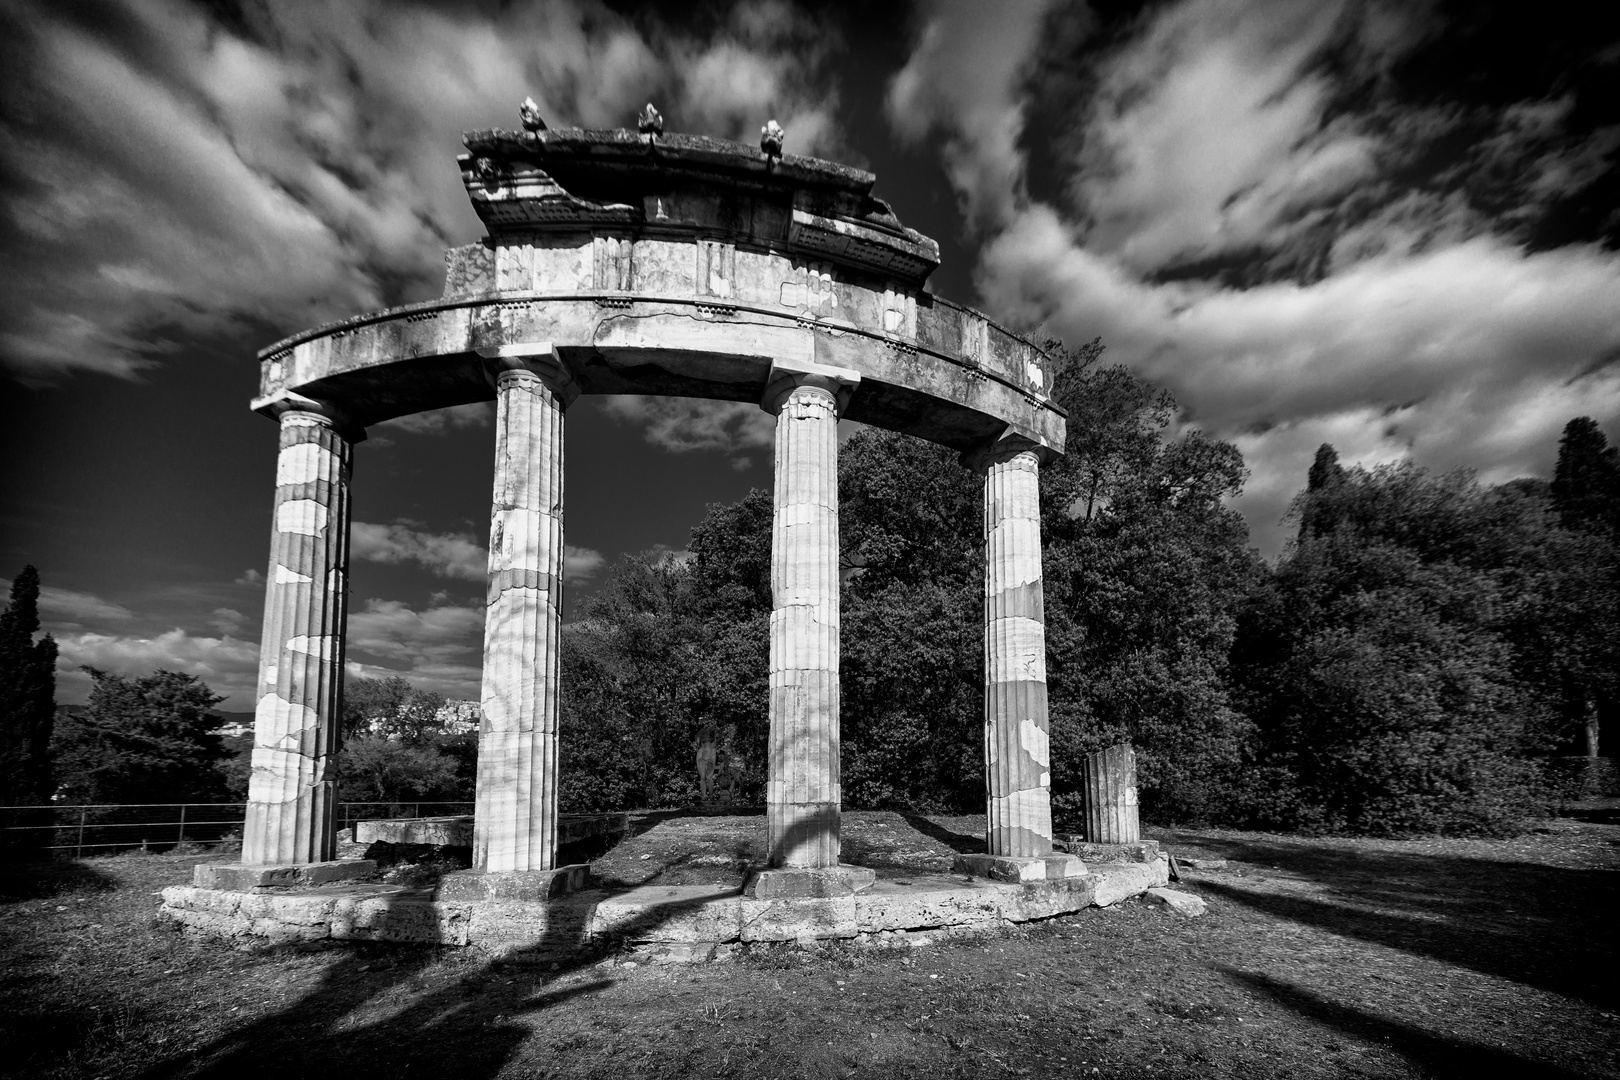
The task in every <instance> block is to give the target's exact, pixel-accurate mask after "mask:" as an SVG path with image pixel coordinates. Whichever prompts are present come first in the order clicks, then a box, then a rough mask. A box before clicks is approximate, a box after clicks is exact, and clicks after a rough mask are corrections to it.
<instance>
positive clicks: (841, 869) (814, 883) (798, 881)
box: [743, 863, 877, 900]
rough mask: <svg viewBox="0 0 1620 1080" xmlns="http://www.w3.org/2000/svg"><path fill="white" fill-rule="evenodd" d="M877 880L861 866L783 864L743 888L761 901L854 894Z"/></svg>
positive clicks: (869, 871)
mask: <svg viewBox="0 0 1620 1080" xmlns="http://www.w3.org/2000/svg"><path fill="white" fill-rule="evenodd" d="M875 881H877V872H876V871H875V870H870V869H868V868H867V867H864V866H850V865H849V864H848V863H840V864H839V865H838V866H814V867H812V866H785V867H781V868H778V869H774V870H761V871H760V872H759V873H757V874H755V875H754V876H753V878H751V879H750V880H749V882H748V885H747V886H746V887H745V888H744V890H743V893H744V895H746V896H753V897H757V898H759V899H761V900H771V899H786V898H801V897H832V896H854V895H855V894H856V893H858V892H860V891H861V890H862V889H868V888H871V886H872V884H873V883H874V882H875Z"/></svg>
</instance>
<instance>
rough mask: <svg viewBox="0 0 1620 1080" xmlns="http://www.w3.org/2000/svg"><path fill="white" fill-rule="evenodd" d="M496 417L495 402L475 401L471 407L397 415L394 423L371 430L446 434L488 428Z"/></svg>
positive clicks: (461, 406)
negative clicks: (465, 429) (468, 429)
mask: <svg viewBox="0 0 1620 1080" xmlns="http://www.w3.org/2000/svg"><path fill="white" fill-rule="evenodd" d="M494 418H495V405H494V403H493V402H488V401H475V402H472V403H471V404H469V405H451V406H449V407H447V408H443V409H429V410H428V411H427V412H419V413H410V414H408V415H406V416H396V417H394V419H392V420H384V421H383V422H382V423H380V424H378V425H377V426H376V427H374V428H371V429H370V430H371V431H373V432H376V431H384V430H389V429H392V430H394V431H403V432H405V433H406V434H408V435H443V434H444V433H445V432H447V431H459V430H461V429H463V428H485V427H489V426H490V423H491V421H493V420H494Z"/></svg>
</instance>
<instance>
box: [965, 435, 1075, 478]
mask: <svg viewBox="0 0 1620 1080" xmlns="http://www.w3.org/2000/svg"><path fill="white" fill-rule="evenodd" d="M1019 454H1034V455H1035V460H1036V461H1038V462H1040V463H1041V464H1042V465H1046V464H1050V463H1051V462H1053V461H1056V460H1057V459H1058V458H1059V457H1061V456H1062V451H1060V450H1056V449H1053V448H1052V447H1051V446H1049V445H1047V443H1045V442H1044V441H1043V440H1042V439H1041V438H1040V436H1038V435H1029V434H1026V433H1024V432H1022V431H1018V430H1016V429H1015V428H1014V427H1013V426H1012V425H1011V424H1008V425H1007V427H1006V430H1004V431H1003V432H1002V433H1001V434H1000V435H997V436H996V437H995V438H993V439H991V440H989V441H988V442H986V443H985V444H984V445H982V446H979V447H977V448H976V449H973V450H969V451H967V452H966V453H964V454H963V455H962V457H961V458H960V460H961V462H962V464H963V465H964V466H965V467H967V468H969V469H972V470H973V471H974V472H977V473H982V472H984V471H986V470H987V469H989V468H990V466H992V465H1000V464H1002V463H1003V462H1007V461H1011V460H1012V459H1013V458H1015V457H1017V456H1018V455H1019Z"/></svg>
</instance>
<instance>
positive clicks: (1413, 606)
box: [1234, 448, 1549, 834]
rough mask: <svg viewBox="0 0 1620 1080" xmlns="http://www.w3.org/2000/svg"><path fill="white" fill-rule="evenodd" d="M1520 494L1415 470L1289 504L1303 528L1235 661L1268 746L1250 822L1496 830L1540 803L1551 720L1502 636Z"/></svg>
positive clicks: (1521, 578) (1321, 490) (1384, 829)
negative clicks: (1536, 756)
mask: <svg viewBox="0 0 1620 1080" xmlns="http://www.w3.org/2000/svg"><path fill="white" fill-rule="evenodd" d="M1329 450H1331V448H1329ZM1317 460H1318V462H1322V461H1323V460H1325V458H1324V455H1323V454H1321V453H1319V454H1318V459H1317ZM1326 460H1332V459H1330V458H1329V459H1326ZM1334 467H1335V468H1337V466H1336V464H1335V466H1334ZM1514 498H1515V496H1512V495H1510V494H1503V493H1498V492H1496V491H1490V490H1486V489H1482V488H1481V487H1480V486H1479V485H1478V484H1477V483H1476V482H1475V480H1474V478H1473V476H1472V475H1471V474H1470V473H1467V472H1466V471H1463V472H1455V473H1449V474H1446V475H1442V476H1435V475H1432V474H1430V473H1428V472H1426V471H1425V470H1423V469H1421V468H1419V467H1418V466H1416V465H1414V464H1412V463H1411V462H1402V463H1399V464H1396V465H1385V466H1379V467H1378V468H1376V469H1373V470H1370V471H1369V470H1365V469H1359V468H1354V469H1347V470H1341V471H1340V472H1339V473H1338V474H1335V475H1334V479H1333V480H1332V481H1331V482H1326V483H1317V484H1315V485H1314V486H1312V487H1308V488H1307V489H1306V490H1305V491H1304V492H1303V493H1301V495H1300V496H1299V498H1298V499H1297V500H1296V502H1295V506H1294V510H1293V513H1294V514H1295V515H1296V516H1298V517H1299V518H1300V519H1301V520H1302V521H1304V520H1309V521H1311V522H1313V527H1312V528H1310V529H1301V531H1300V534H1299V536H1298V539H1297V540H1296V541H1295V543H1294V545H1293V546H1292V548H1291V549H1290V550H1289V551H1288V552H1287V553H1285V555H1284V557H1283V559H1282V560H1281V561H1280V562H1279V565H1278V569H1277V573H1276V576H1275V579H1274V589H1273V590H1272V591H1270V592H1268V593H1264V594H1262V595H1261V596H1260V597H1259V599H1258V602H1256V603H1255V604H1253V605H1252V606H1251V608H1250V610H1249V611H1248V613H1247V615H1246V618H1245V620H1244V627H1243V633H1242V635H1241V639H1240V641H1239V643H1238V646H1237V648H1236V649H1235V650H1234V658H1235V662H1236V670H1237V674H1238V683H1239V686H1240V687H1241V695H1240V700H1241V701H1242V702H1243V704H1244V706H1245V708H1246V709H1247V711H1248V712H1249V713H1250V714H1251V715H1252V716H1253V717H1254V718H1255V719H1256V721H1257V722H1258V723H1259V725H1260V730H1261V735H1262V739H1263V753H1262V755H1261V760H1260V768H1259V769H1258V770H1257V776H1258V777H1259V778H1260V782H1258V783H1257V784H1256V785H1255V803H1254V806H1255V810H1256V813H1257V815H1258V816H1259V817H1260V818H1261V820H1262V821H1264V822H1266V823H1268V824H1273V825H1282V826H1285V827H1305V828H1313V829H1324V830H1332V831H1360V832H1377V833H1386V834H1409V833H1416V832H1435V831H1438V832H1464V833H1466V832H1486V833H1499V832H1505V831H1510V830H1511V829H1513V828H1514V827H1515V826H1516V823H1517V822H1518V821H1519V820H1520V819H1521V818H1522V817H1523V816H1524V815H1526V814H1527V813H1530V812H1533V811H1534V810H1535V809H1536V808H1537V800H1538V795H1539V793H1538V790H1537V774H1536V770H1535V769H1534V768H1533V767H1532V765H1531V763H1530V762H1529V760H1528V759H1529V755H1531V754H1532V753H1534V752H1535V751H1536V750H1537V749H1539V748H1540V747H1542V746H1544V745H1545V741H1546V733H1547V730H1548V719H1549V718H1548V714H1547V710H1546V709H1545V708H1544V707H1543V706H1542V705H1541V703H1540V700H1539V699H1538V697H1537V695H1535V694H1532V693H1530V692H1528V688H1527V687H1526V685H1525V683H1524V681H1523V680H1522V679H1521V678H1520V677H1519V675H1518V671H1517V664H1516V658H1515V648H1514V643H1513V641H1512V640H1511V637H1510V635H1509V634H1508V633H1507V629H1506V628H1507V613H1508V612H1510V611H1511V610H1512V609H1513V605H1514V604H1515V603H1516V602H1517V600H1516V599H1515V598H1516V597H1518V596H1521V595H1522V594H1523V590H1524V585H1525V570H1526V557H1527V555H1526V553H1527V552H1528V551H1530V550H1532V549H1533V547H1534V545H1533V544H1529V543H1527V537H1528V536H1529V535H1531V533H1532V532H1533V531H1534V528H1535V525H1534V522H1533V521H1531V520H1530V519H1528V518H1526V517H1525V515H1524V513H1523V512H1522V511H1523V510H1524V507H1523V505H1520V504H1517V503H1515V502H1514V501H1513V499H1514ZM1527 530H1529V531H1527Z"/></svg>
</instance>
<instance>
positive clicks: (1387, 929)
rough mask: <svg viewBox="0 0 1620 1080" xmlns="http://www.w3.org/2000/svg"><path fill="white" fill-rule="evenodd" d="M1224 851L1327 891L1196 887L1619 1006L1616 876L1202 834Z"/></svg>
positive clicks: (1240, 884) (1233, 883)
mask: <svg viewBox="0 0 1620 1080" xmlns="http://www.w3.org/2000/svg"><path fill="white" fill-rule="evenodd" d="M1199 845H1200V846H1201V847H1204V848H1209V849H1219V850H1220V851H1221V853H1222V854H1223V855H1225V856H1226V857H1227V858H1231V859H1235V860H1240V861H1242V862H1245V863H1253V864H1259V865H1261V866H1271V867H1276V868H1277V869H1279V870H1284V871H1288V872H1291V873H1293V874H1297V875H1300V876H1302V877H1306V878H1309V879H1311V880H1313V881H1315V882H1318V883H1320V884H1322V885H1325V886H1327V887H1328V888H1327V890H1326V893H1325V895H1324V894H1323V893H1321V892H1318V893H1317V894H1316V895H1290V894H1288V893H1280V892H1278V891H1276V890H1275V889H1274V888H1273V887H1271V886H1270V883H1268V882H1266V881H1264V880H1260V881H1254V882H1253V884H1252V885H1251V884H1250V883H1249V880H1248V879H1245V878H1243V877H1236V876H1224V875H1223V876H1220V877H1205V876H1200V877H1199V878H1197V887H1198V889H1199V891H1201V892H1205V893H1208V894H1213V895H1215V896H1219V897H1223V898H1225V899H1227V900H1229V901H1231V902H1232V903H1235V904H1241V905H1243V906H1244V907H1247V908H1250V909H1252V910H1254V911H1259V912H1262V913H1264V914H1266V915H1269V916H1272V917H1274V918H1278V919H1286V920H1289V921H1292V922H1296V923H1300V924H1303V925H1307V926H1314V927H1318V928H1320V929H1323V930H1326V931H1328V932H1330V933H1334V934H1340V935H1343V936H1345V937H1351V938H1356V939H1359V940H1361V941H1367V942H1371V943H1374V944H1378V945H1384V946H1388V947H1390V948H1395V949H1400V950H1403V951H1406V952H1410V953H1414V954H1418V955H1422V956H1428V957H1432V958H1434V959H1436V960H1441V961H1444V962H1446V963H1449V964H1456V965H1458V966H1459V967H1464V968H1469V969H1472V970H1474V971H1478V972H1481V973H1483V974H1486V975H1493V976H1498V977H1501V978H1506V979H1512V980H1514V981H1516V982H1521V983H1525V984H1526V985H1529V986H1535V987H1538V988H1540V989H1543V990H1550V991H1553V992H1554V993H1559V994H1565V995H1567V996H1569V997H1573V998H1577V999H1579V1000H1582V1001H1585V1002H1587V1003H1589V1004H1591V1005H1594V1006H1596V1007H1597V1008H1600V1009H1603V1010H1605V1011H1610V1012H1613V1011H1615V1010H1616V1009H1617V1008H1620V983H1617V982H1616V980H1615V979H1614V975H1613V973H1614V970H1615V961H1616V960H1617V959H1620V956H1617V953H1620V949H1617V947H1616V946H1617V943H1616V933H1615V929H1614V925H1613V921H1612V912H1614V911H1615V910H1617V905H1620V874H1616V873H1615V872H1614V871H1612V870H1573V869H1566V868H1560V867H1553V866H1546V865H1541V864H1531V863H1522V862H1509V861H1498V860H1491V859H1478V858H1468V857H1458V856H1450V855H1439V854H1432V853H1406V852H1389V851H1365V850H1343V849H1330V848H1320V847H1315V848H1304V847H1301V846H1296V845H1293V844H1288V843H1266V842H1264V841H1249V840H1241V841H1239V840H1234V841H1218V840H1209V839H1203V838H1200V840H1199Z"/></svg>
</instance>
